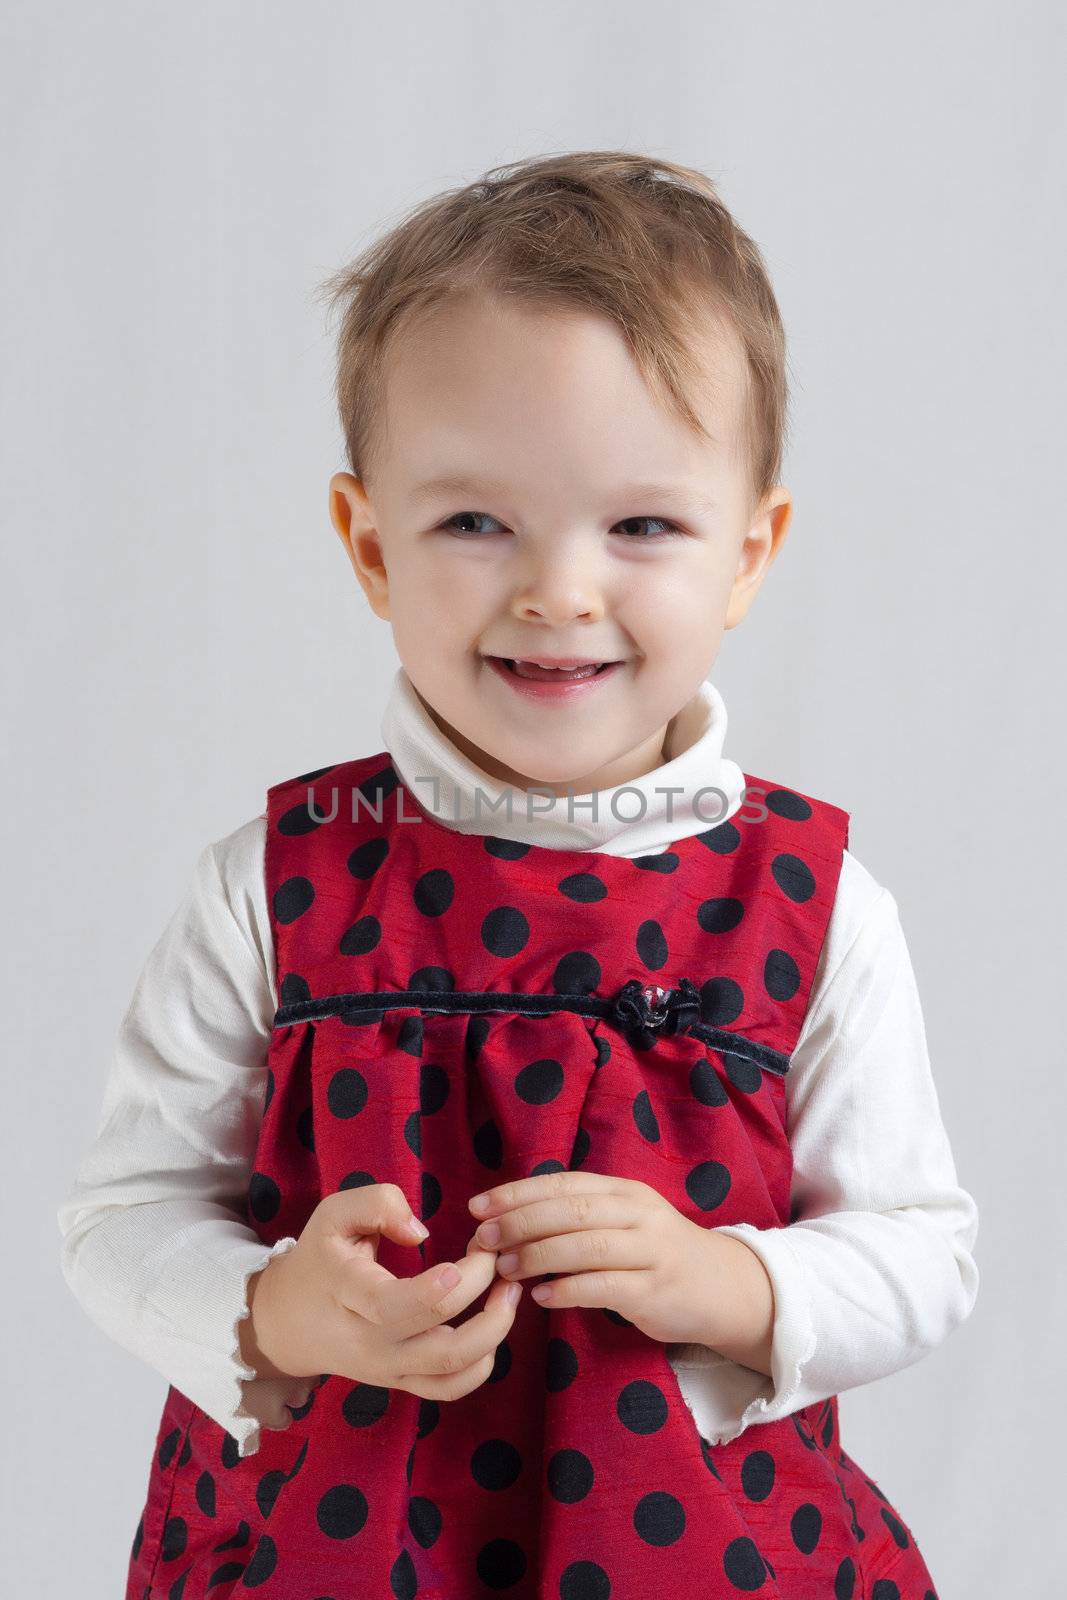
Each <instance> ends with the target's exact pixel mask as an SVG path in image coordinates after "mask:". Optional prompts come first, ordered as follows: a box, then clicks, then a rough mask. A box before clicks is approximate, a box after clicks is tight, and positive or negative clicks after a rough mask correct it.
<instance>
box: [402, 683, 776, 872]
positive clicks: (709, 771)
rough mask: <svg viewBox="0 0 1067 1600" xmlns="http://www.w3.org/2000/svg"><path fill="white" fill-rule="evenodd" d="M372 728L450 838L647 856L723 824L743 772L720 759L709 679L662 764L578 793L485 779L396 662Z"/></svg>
mask: <svg viewBox="0 0 1067 1600" xmlns="http://www.w3.org/2000/svg"><path fill="white" fill-rule="evenodd" d="M381 732H382V738H383V739H384V741H385V747H386V749H387V750H388V752H389V754H390V756H391V758H392V761H393V765H394V766H395V768H396V770H397V772H398V774H399V776H400V778H401V779H402V780H403V782H404V784H405V785H406V787H407V788H408V789H409V790H410V792H411V794H412V795H413V796H414V798H415V800H416V801H417V802H418V803H419V805H420V806H422V807H423V808H424V809H425V810H426V811H428V812H430V813H431V815H433V816H434V817H436V818H437V820H438V821H439V822H441V823H443V824H444V825H445V826H446V827H449V828H455V829H456V830H457V831H458V832H460V833H477V834H492V835H494V836H495V837H496V838H500V839H515V840H518V841H520V842H521V843H525V844H533V845H540V846H542V847H547V848H548V849H550V850H600V851H604V852H605V853H606V854H608V855H617V856H630V857H632V856H644V855H656V854H658V853H659V852H660V851H662V850H665V849H666V848H667V847H668V845H670V844H671V842H672V841H673V840H675V839H684V838H686V837H688V835H690V834H694V833H703V832H705V830H706V829H708V828H712V827H715V826H716V824H717V823H719V822H723V821H725V820H726V818H727V817H729V816H732V815H733V813H734V812H735V811H737V810H739V809H740V807H741V805H742V804H743V801H744V783H745V780H744V774H743V773H742V771H741V768H740V767H739V766H738V765H737V763H736V762H734V761H730V760H729V759H728V758H727V757H726V756H724V755H723V753H722V747H723V741H724V739H725V737H726V706H725V704H724V703H723V699H722V696H721V695H720V693H719V691H718V689H717V688H716V687H715V685H714V684H713V683H712V682H711V681H710V680H709V679H705V681H704V682H703V683H702V684H701V685H700V688H699V690H698V691H697V693H696V694H695V695H694V696H693V698H692V700H690V701H689V702H688V704H687V705H685V706H683V707H682V709H681V710H680V711H679V712H678V713H677V714H676V715H675V716H674V717H672V719H671V721H670V722H669V723H668V725H667V736H666V739H665V741H664V751H665V755H666V760H665V761H664V763H663V765H662V766H659V767H656V768H654V769H653V770H652V771H651V772H646V773H644V774H643V775H642V776H641V777H639V778H634V779H633V780H632V781H631V782H630V783H624V784H619V785H618V786H617V787H615V788H611V789H599V790H596V791H594V792H593V793H590V794H588V795H577V794H576V795H549V794H542V793H540V792H538V791H536V790H535V791H533V792H531V793H528V792H527V791H526V790H524V789H518V788H513V787H512V786H511V785H508V784H502V783H500V782H499V781H498V780H497V779H496V778H492V777H490V776H489V774H488V773H486V772H483V771H482V770H481V768H480V767H477V766H475V765H474V763H473V762H471V761H469V760H468V759H467V757H466V756H465V755H464V754H463V752H462V751H461V750H459V749H458V748H457V746H456V745H454V744H453V742H452V740H451V739H449V738H447V737H446V735H445V734H444V733H443V732H442V731H441V729H440V728H439V727H438V726H437V723H436V722H435V721H434V719H433V717H431V715H430V713H429V712H428V711H427V709H426V707H425V705H424V704H423V702H422V700H421V699H420V697H419V695H418V693H417V692H416V689H415V686H414V684H413V683H412V681H411V679H410V678H409V677H408V675H407V672H406V671H405V670H404V668H403V666H400V667H398V668H397V671H396V674H395V676H394V678H393V685H392V689H391V691H390V694H389V697H388V700H387V701H386V705H385V710H384V712H383V715H382V723H381ZM671 791H673V792H671ZM718 791H721V792H722V793H721V794H720V793H719V792H718ZM509 792H510V797H511V803H510V806H509V805H508V803H507V796H508V794H509ZM722 796H725V804H724V801H723V798H722ZM594 799H595V810H594Z"/></svg>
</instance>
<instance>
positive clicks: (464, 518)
mask: <svg viewBox="0 0 1067 1600" xmlns="http://www.w3.org/2000/svg"><path fill="white" fill-rule="evenodd" d="M479 517H483V518H485V520H486V521H488V522H496V518H495V517H491V516H490V515H489V513H488V512H487V511H456V512H454V513H453V514H452V516H450V517H448V518H446V520H445V521H444V522H442V523H441V527H442V528H448V529H450V530H451V531H452V532H453V533H458V534H461V535H465V536H466V537H468V538H472V537H476V536H477V532H478V530H477V529H475V528H459V527H456V524H457V523H458V522H477V521H478V519H479ZM498 526H499V524H498Z"/></svg>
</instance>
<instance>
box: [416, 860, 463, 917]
mask: <svg viewBox="0 0 1067 1600" xmlns="http://www.w3.org/2000/svg"><path fill="white" fill-rule="evenodd" d="M455 893H456V885H455V883H454V881H453V878H452V874H451V873H450V872H448V871H446V870H445V868H444V867H433V868H432V869H431V870H430V871H429V872H424V873H423V874H422V876H421V877H419V878H416V880H415V886H414V888H413V889H412V891H411V898H412V899H413V900H414V902H415V904H416V906H417V907H418V909H419V910H420V911H421V912H422V914H423V916H424V917H439V916H440V915H441V914H442V912H445V911H447V910H448V908H449V906H450V905H451V904H452V901H453V899H454V897H455Z"/></svg>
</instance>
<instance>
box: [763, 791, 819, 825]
mask: <svg viewBox="0 0 1067 1600" xmlns="http://www.w3.org/2000/svg"><path fill="white" fill-rule="evenodd" d="M763 803H764V805H765V806H766V807H767V810H768V811H773V812H774V814H775V816H776V817H786V818H788V820H789V821H790V822H807V820H808V818H809V817H810V816H811V806H810V805H809V804H808V802H807V801H806V800H805V799H804V797H803V795H799V794H795V793H794V791H793V790H792V789H771V790H770V791H769V793H768V794H767V795H766V796H765V797H764V801H763Z"/></svg>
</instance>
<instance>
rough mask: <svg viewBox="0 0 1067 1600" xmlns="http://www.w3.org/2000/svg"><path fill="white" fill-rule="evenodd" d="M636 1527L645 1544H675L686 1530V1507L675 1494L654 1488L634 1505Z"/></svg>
mask: <svg viewBox="0 0 1067 1600" xmlns="http://www.w3.org/2000/svg"><path fill="white" fill-rule="evenodd" d="M634 1527H635V1529H636V1530H637V1535H638V1538H640V1539H643V1540H644V1542H645V1544H655V1545H666V1544H674V1543H676V1541H677V1540H679V1539H680V1538H681V1537H682V1534H683V1533H684V1532H685V1508H684V1507H683V1505H682V1502H681V1501H680V1500H676V1499H675V1497H674V1495H673V1494H668V1493H667V1492H666V1490H664V1489H654V1490H653V1491H652V1492H651V1493H650V1494H644V1495H642V1496H641V1498H640V1500H639V1501H638V1502H637V1505H636V1506H635V1507H634Z"/></svg>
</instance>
